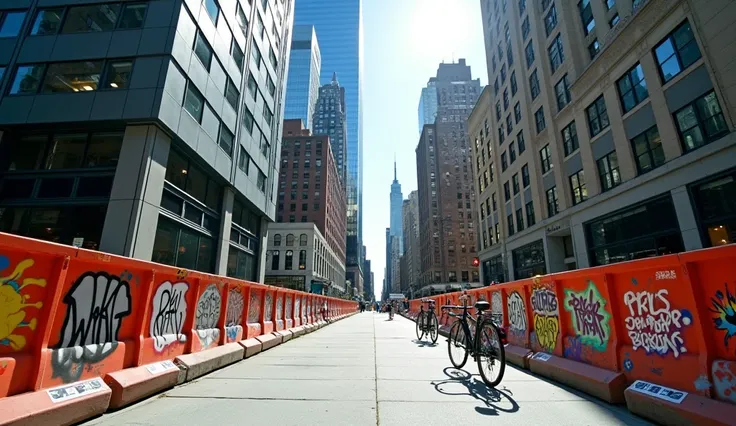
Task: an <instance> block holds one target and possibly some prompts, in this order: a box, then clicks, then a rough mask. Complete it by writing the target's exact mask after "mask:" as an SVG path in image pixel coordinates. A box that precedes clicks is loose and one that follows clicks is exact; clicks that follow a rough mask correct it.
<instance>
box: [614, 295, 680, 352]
mask: <svg viewBox="0 0 736 426" xmlns="http://www.w3.org/2000/svg"><path fill="white" fill-rule="evenodd" d="M668 294H669V293H668V291H667V289H660V290H658V291H657V292H656V293H650V292H648V291H639V292H633V291H629V292H626V294H624V304H625V305H626V307H628V308H629V316H628V317H627V318H626V321H625V323H626V329H627V330H628V333H629V338H631V342H632V345H633V347H634V350H637V349H639V348H643V349H644V350H645V351H646V352H647V353H652V352H654V353H658V354H660V355H667V353H668V352H672V355H673V356H674V357H675V358H677V357H679V356H680V354H682V353H684V352H687V348H686V347H685V340H684V339H683V337H682V330H683V328H684V327H685V326H688V325H690V324H691V323H692V315H691V314H690V312H689V311H687V310H682V311H681V310H679V309H672V307H671V305H670V301H669V300H668V298H667V295H668Z"/></svg>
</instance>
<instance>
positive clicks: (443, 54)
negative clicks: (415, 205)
mask: <svg viewBox="0 0 736 426" xmlns="http://www.w3.org/2000/svg"><path fill="white" fill-rule="evenodd" d="M363 33H364V56H363V70H364V74H363V156H364V157H363V244H365V246H366V249H367V257H368V259H370V260H371V271H372V272H373V274H374V278H375V283H374V290H375V294H376V299H378V300H380V297H381V290H382V287H383V275H384V274H383V270H384V266H385V264H386V255H385V253H386V228H387V227H388V226H389V194H390V192H391V182H392V181H393V173H394V171H393V158H394V154H395V155H396V160H397V167H398V179H399V183H401V189H402V192H403V194H404V198H405V199H406V198H407V197H408V195H409V193H410V192H411V191H413V190H415V189H417V172H416V157H415V154H414V150H415V149H416V146H417V143H418V142H419V131H418V114H417V108H418V107H419V96H420V95H421V90H422V87H425V86H426V84H427V81H428V80H429V78H430V77H433V76H435V75H436V73H437V67H438V66H439V64H440V63H441V62H443V61H444V62H448V63H449V62H452V61H453V59H454V61H455V62H457V60H458V59H459V58H465V59H466V61H467V64H468V65H470V67H471V71H472V74H473V78H480V82H481V85H485V84H486V83H487V81H488V75H487V71H486V61H485V47H484V44H483V24H482V21H481V12H480V1H479V0H363Z"/></svg>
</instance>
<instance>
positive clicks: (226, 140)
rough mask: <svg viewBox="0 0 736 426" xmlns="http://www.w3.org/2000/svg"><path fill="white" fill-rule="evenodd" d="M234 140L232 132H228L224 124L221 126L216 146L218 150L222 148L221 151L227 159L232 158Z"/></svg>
mask: <svg viewBox="0 0 736 426" xmlns="http://www.w3.org/2000/svg"><path fill="white" fill-rule="evenodd" d="M234 139H235V136H233V134H232V132H230V130H228V129H227V127H226V126H225V124H221V125H220V137H219V139H218V145H220V148H222V150H223V151H225V153H226V154H227V156H228V157H232V155H233V141H234Z"/></svg>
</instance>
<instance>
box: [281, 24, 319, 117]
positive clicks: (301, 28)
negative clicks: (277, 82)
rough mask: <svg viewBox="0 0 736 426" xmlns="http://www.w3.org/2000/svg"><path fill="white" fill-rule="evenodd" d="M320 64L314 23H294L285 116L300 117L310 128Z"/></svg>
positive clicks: (315, 104)
mask: <svg viewBox="0 0 736 426" xmlns="http://www.w3.org/2000/svg"><path fill="white" fill-rule="evenodd" d="M321 65H322V57H321V54H320V51H319V43H318V42H317V34H316V33H315V32H314V26H312V25H295V26H294V35H293V36H292V38H291V54H290V57H289V78H288V79H287V80H286V106H285V108H284V119H286V120H289V119H297V118H298V119H301V120H302V122H304V126H305V127H306V128H307V129H310V130H314V128H313V127H312V115H314V109H315V107H316V106H317V96H319V86H320V82H319V75H320V67H321Z"/></svg>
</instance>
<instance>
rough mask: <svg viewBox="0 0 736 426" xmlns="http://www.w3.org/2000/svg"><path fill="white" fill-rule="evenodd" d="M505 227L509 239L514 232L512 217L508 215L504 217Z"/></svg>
mask: <svg viewBox="0 0 736 426" xmlns="http://www.w3.org/2000/svg"><path fill="white" fill-rule="evenodd" d="M506 226H507V227H508V228H509V237H511V236H513V235H514V234H515V233H516V231H515V230H514V215H513V214H509V215H507V216H506Z"/></svg>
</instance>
